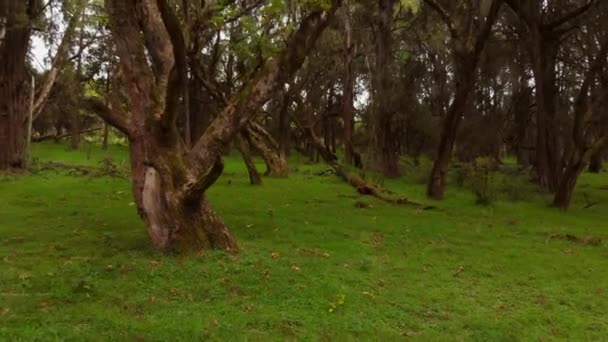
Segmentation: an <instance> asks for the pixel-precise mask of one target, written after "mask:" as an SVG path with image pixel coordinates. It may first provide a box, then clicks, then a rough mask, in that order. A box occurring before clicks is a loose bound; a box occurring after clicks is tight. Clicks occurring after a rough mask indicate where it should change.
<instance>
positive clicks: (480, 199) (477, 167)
mask: <svg viewBox="0 0 608 342" xmlns="http://www.w3.org/2000/svg"><path fill="white" fill-rule="evenodd" d="M494 168H495V165H494V161H492V160H491V159H488V158H477V159H475V162H474V164H473V167H472V172H471V177H470V182H471V190H472V191H473V194H474V195H475V198H476V201H475V203H477V204H479V205H491V204H493V203H494V202H495V201H496V192H497V191H496V190H497V186H496V181H495V177H494V174H493V172H492V170H494Z"/></svg>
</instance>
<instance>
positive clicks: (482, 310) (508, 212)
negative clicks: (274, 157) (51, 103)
mask: <svg viewBox="0 0 608 342" xmlns="http://www.w3.org/2000/svg"><path fill="white" fill-rule="evenodd" d="M35 156H36V157H37V158H39V159H40V160H43V161H44V160H54V161H63V162H65V163H78V164H96V163H97V162H98V161H99V160H100V159H102V158H106V157H108V156H111V157H112V158H114V159H115V160H116V161H117V162H118V163H124V161H125V160H126V152H125V151H124V149H121V148H113V149H112V150H111V151H110V152H104V151H101V150H99V149H98V148H96V147H91V150H90V151H88V152H87V151H86V150H83V151H68V150H66V149H65V147H63V146H62V145H55V144H42V145H37V146H35ZM87 156H88V158H87ZM292 165H294V166H295V167H296V168H297V170H295V171H294V172H292V174H291V175H290V177H289V178H288V179H270V178H265V179H264V182H265V183H264V185H263V186H261V187H252V186H250V185H248V179H247V175H246V171H245V168H244V167H243V166H242V163H241V161H240V160H239V159H238V158H227V161H226V170H225V172H224V175H223V176H222V178H220V180H219V181H218V182H217V184H216V185H214V186H213V187H212V189H211V191H210V194H209V197H210V200H211V201H212V203H213V205H214V206H215V208H216V209H217V210H218V211H219V212H220V213H221V215H222V217H223V218H224V220H225V221H226V223H227V224H228V225H229V226H230V228H231V230H232V232H233V234H234V235H235V236H236V238H237V239H238V241H239V244H240V246H241V247H242V252H241V253H240V254H239V255H237V256H229V255H225V254H222V253H218V252H210V253H208V254H207V255H205V256H202V257H199V258H188V259H186V258H179V257H167V256H163V255H161V254H159V253H157V252H155V251H154V250H153V249H151V247H150V245H149V243H148V240H147V236H146V232H145V229H144V227H143V225H142V223H141V222H140V220H139V218H138V217H137V215H136V213H135V209H134V207H133V204H132V199H131V194H130V184H129V182H128V181H127V180H123V179H120V178H107V177H97V178H92V177H87V176H81V177H77V176H71V175H67V174H66V173H65V172H53V171H44V172H41V173H38V174H28V175H5V176H2V179H1V180H0V268H1V270H2V271H1V272H0V340H11V341H18V340H45V341H46V340H126V341H132V340H141V341H160V340H252V341H257V340H262V341H266V340H293V339H298V340H300V339H301V340H339V341H341V340H401V339H411V340H421V341H429V340H449V341H453V340H484V341H486V340H491V341H503V340H504V341H511V340H577V341H580V340H596V341H597V340H603V339H605V338H606V336H608V315H607V314H608V272H606V269H608V249H607V247H606V245H605V244H603V245H600V246H592V245H586V244H580V243H574V242H570V241H567V240H563V239H548V237H549V236H550V234H554V233H562V234H565V233H568V234H575V235H577V236H587V235H592V236H596V237H601V238H603V239H604V241H605V240H606V238H608V236H607V229H608V224H607V222H608V191H606V190H602V189H601V188H602V186H604V185H606V184H608V174H606V173H604V174H600V175H591V174H585V175H584V176H582V179H581V181H580V185H579V187H578V190H577V193H576V198H575V203H574V205H573V209H572V210H571V211H570V212H568V213H563V212H560V211H557V210H554V209H552V208H549V207H548V206H547V203H548V202H549V198H548V197H545V196H543V195H537V196H535V197H534V198H533V199H531V200H520V201H508V200H505V199H501V200H499V201H498V202H497V203H495V204H494V205H493V206H489V207H480V206H476V205H474V202H475V199H474V197H473V195H471V194H470V193H469V192H468V191H464V190H462V189H457V188H453V187H452V188H450V189H449V191H448V193H447V199H446V200H445V201H442V202H438V203H436V205H438V206H439V207H440V209H439V210H435V211H416V210H413V209H409V208H406V207H400V206H393V205H387V204H384V203H382V202H378V201H376V200H374V199H369V198H360V197H358V196H357V195H356V193H355V192H354V191H353V190H352V189H351V188H350V187H349V186H347V185H345V184H343V183H341V182H340V181H339V180H338V179H337V178H336V177H334V176H331V175H329V176H316V175H315V174H314V171H315V170H319V169H320V168H322V167H323V166H322V165H305V164H303V163H298V162H297V161H294V162H293V163H292ZM384 186H385V187H386V188H390V189H391V190H393V191H395V192H399V193H400V194H402V195H407V196H409V197H411V198H413V199H416V200H419V201H427V200H426V199H425V198H424V185H422V184H419V182H409V181H408V180H407V179H401V180H391V181H388V180H387V181H385V182H384ZM583 194H585V195H583ZM585 196H586V197H587V198H588V200H589V199H591V200H593V201H597V202H599V203H598V204H597V205H595V206H592V207H590V208H588V209H583V207H584V206H585V204H586V201H585ZM357 201H363V202H366V203H368V204H370V205H371V206H372V207H371V208H366V209H359V208H356V207H355V203H356V202H357Z"/></svg>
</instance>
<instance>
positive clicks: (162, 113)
mask: <svg viewBox="0 0 608 342" xmlns="http://www.w3.org/2000/svg"><path fill="white" fill-rule="evenodd" d="M339 5H340V2H339V1H332V2H331V5H330V6H329V7H325V8H319V6H315V8H314V9H313V10H311V12H310V14H308V15H307V16H306V17H305V18H304V19H303V20H302V22H301V24H300V26H299V28H298V29H297V30H296V32H295V33H293V34H292V36H291V38H290V39H289V41H288V42H287V45H286V47H285V49H283V50H282V51H281V52H280V53H278V55H276V56H274V57H271V58H268V59H266V60H265V61H264V62H263V64H262V65H261V66H260V67H259V68H258V69H257V70H256V72H255V76H254V77H252V79H251V81H250V82H248V83H247V84H246V85H244V86H243V87H242V88H241V90H240V91H239V92H238V93H237V94H235V95H234V96H232V98H231V99H230V100H229V105H228V106H226V108H224V109H223V110H222V111H221V112H220V113H219V114H218V115H217V117H216V118H215V119H214V120H213V121H212V122H211V124H210V125H209V127H208V128H207V129H206V130H205V132H204V133H203V134H202V136H201V137H200V138H199V139H198V141H196V143H195V144H193V147H192V149H188V148H187V147H186V146H185V144H184V143H183V142H182V138H181V136H180V134H179V132H178V130H177V127H176V119H177V116H178V114H179V113H178V110H179V98H180V96H181V94H182V89H183V83H184V82H186V79H184V75H185V74H186V73H185V72H184V71H183V68H186V64H187V61H186V52H187V50H186V46H185V43H184V32H183V29H182V28H181V26H180V23H179V20H178V19H177V17H176V15H175V13H174V11H173V9H172V7H171V6H170V4H169V3H167V2H166V1H163V0H160V1H158V2H156V1H150V0H127V1H125V0H107V2H106V6H107V10H108V13H109V17H110V22H111V30H112V34H113V36H114V42H115V45H116V51H117V54H118V56H119V57H120V66H121V71H122V75H123V82H124V85H125V87H126V93H127V94H128V99H129V101H128V102H129V112H130V115H129V116H127V115H126V114H125V113H124V111H122V112H123V113H121V110H119V108H115V107H112V110H109V109H108V108H107V107H105V106H104V105H103V103H102V101H100V100H99V99H88V100H87V102H88V105H89V106H90V107H96V109H97V110H98V112H99V113H101V115H102V116H103V117H104V119H105V120H106V121H107V122H108V123H109V124H112V125H113V126H115V127H116V128H117V129H119V130H121V131H122V132H123V133H125V134H126V135H127V137H128V139H129V143H130V151H131V169H132V176H133V193H134V197H135V203H136V205H137V208H138V211H139V214H140V216H141V217H142V218H143V220H144V222H145V223H146V225H147V227H148V233H149V236H150V239H151V240H152V243H153V244H154V246H155V247H156V248H158V249H160V250H162V251H177V252H188V251H199V250H202V249H207V248H217V249H223V250H228V251H236V249H237V245H236V242H235V240H234V238H233V237H232V236H231V234H230V232H229V231H228V228H227V227H226V226H225V224H224V223H223V222H222V221H221V219H220V217H219V216H218V215H217V213H215V211H214V210H213V209H211V206H210V204H209V202H208V200H207V199H206V196H205V192H206V190H207V189H208V188H209V187H210V186H212V185H213V183H214V182H215V181H216V180H217V178H218V177H219V176H220V174H221V172H222V169H223V164H222V152H223V149H224V148H225V147H226V146H227V145H228V144H229V143H230V142H231V141H232V140H233V139H234V137H235V136H236V135H237V134H238V132H239V131H240V130H241V129H242V128H243V127H244V126H245V125H246V124H247V122H248V121H249V120H250V119H252V118H253V117H254V116H255V115H256V114H257V111H258V110H259V108H260V107H261V106H262V105H263V104H264V103H266V101H268V99H269V98H270V96H271V95H272V93H273V92H274V91H276V90H277V89H279V88H281V87H282V86H283V85H284V84H285V83H286V82H288V81H289V79H290V78H291V77H292V76H293V75H294V73H295V72H296V71H297V70H298V69H299V67H300V66H301V65H302V63H303V62H304V59H305V58H306V55H307V54H308V53H309V51H310V50H311V49H312V48H313V46H314V44H315V42H316V40H317V38H318V37H319V36H320V35H321V33H322V32H323V30H324V29H325V28H326V27H327V25H328V23H329V21H330V20H331V19H332V18H333V15H334V13H335V11H336V10H337V8H338V7H339ZM134 13H135V14H136V15H133V14H134Z"/></svg>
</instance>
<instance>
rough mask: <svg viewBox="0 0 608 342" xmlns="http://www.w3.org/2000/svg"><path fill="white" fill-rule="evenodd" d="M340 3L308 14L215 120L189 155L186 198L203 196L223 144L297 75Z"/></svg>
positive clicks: (336, 2)
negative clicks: (289, 37) (207, 176)
mask: <svg viewBox="0 0 608 342" xmlns="http://www.w3.org/2000/svg"><path fill="white" fill-rule="evenodd" d="M340 5H341V1H340V0H333V1H332V7H331V9H330V10H317V11H315V12H313V13H311V14H310V15H309V16H307V17H306V18H305V19H304V21H303V22H302V24H301V25H300V27H299V29H298V30H297V31H296V32H295V33H294V34H293V36H292V37H291V39H290V41H289V43H288V45H287V48H286V49H285V50H284V51H283V53H282V54H281V55H279V56H278V57H277V58H271V59H269V60H267V61H266V62H265V63H264V65H263V66H262V68H260V69H259V70H258V71H257V73H256V75H255V76H254V77H253V79H252V81H251V82H249V84H248V85H247V86H245V87H244V88H243V89H242V90H241V91H240V92H239V93H238V94H236V95H235V96H233V98H232V99H231V100H230V103H229V104H228V106H226V107H225V108H224V110H222V112H221V113H220V114H219V115H218V116H217V117H216V118H215V119H214V120H213V122H212V123H211V125H210V127H209V128H208V129H207V130H206V131H205V133H204V134H203V136H202V137H201V138H200V139H199V140H198V142H197V143H196V144H195V145H194V147H193V148H192V150H191V151H190V153H189V155H188V164H189V165H190V171H191V176H190V177H189V178H190V179H189V181H188V182H187V183H186V185H185V186H184V189H183V192H184V194H185V197H188V198H192V196H197V195H200V194H202V193H203V192H204V191H205V190H206V189H207V187H208V186H210V185H211V184H212V183H209V182H208V180H207V179H205V178H206V177H205V175H207V174H213V172H211V171H210V170H211V169H212V168H213V167H214V165H216V164H217V161H218V160H220V159H221V153H222V150H223V147H224V146H226V145H227V144H228V143H229V142H230V141H231V140H232V139H233V138H234V136H235V135H236V134H237V133H238V132H239V131H240V130H241V129H242V127H243V126H244V125H245V124H246V123H247V122H248V121H249V119H250V118H251V117H253V116H254V115H255V114H256V113H257V111H258V110H259V108H260V107H261V106H262V105H263V104H264V103H266V102H267V101H268V99H269V98H270V97H271V96H272V94H273V92H274V91H275V90H276V89H277V88H280V87H282V86H283V84H284V83H285V81H286V80H289V79H291V78H292V77H293V76H294V74H295V72H296V71H297V70H298V69H299V68H300V67H301V66H302V64H303V63H304V60H305V58H306V56H307V55H308V54H309V53H310V51H311V50H312V49H313V47H314V45H315V43H316V41H317V39H318V38H319V36H320V35H321V33H322V32H323V30H325V28H326V27H327V26H328V24H329V21H330V20H331V19H332V18H333V16H334V14H335V12H336V10H337V9H338V7H339V6H340ZM202 185H204V186H202Z"/></svg>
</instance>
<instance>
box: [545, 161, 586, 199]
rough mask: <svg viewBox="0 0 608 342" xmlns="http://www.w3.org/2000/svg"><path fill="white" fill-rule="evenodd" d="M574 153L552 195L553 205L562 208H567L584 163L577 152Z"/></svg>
mask: <svg viewBox="0 0 608 342" xmlns="http://www.w3.org/2000/svg"><path fill="white" fill-rule="evenodd" d="M574 154H575V156H573V157H572V158H571V159H570V162H569V163H568V166H567V167H566V169H565V171H564V173H563V175H562V177H561V180H560V182H559V185H558V187H557V191H556V192H555V196H554V197H553V206H555V207H557V208H559V209H562V210H567V209H568V208H569V207H570V203H571V202H572V195H573V193H574V189H575V187H576V181H577V180H578V176H579V175H580V174H581V172H582V171H583V170H584V168H585V165H586V164H585V162H584V160H582V158H580V157H579V156H578V153H574Z"/></svg>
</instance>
